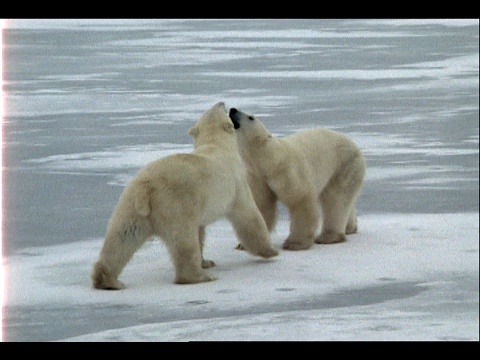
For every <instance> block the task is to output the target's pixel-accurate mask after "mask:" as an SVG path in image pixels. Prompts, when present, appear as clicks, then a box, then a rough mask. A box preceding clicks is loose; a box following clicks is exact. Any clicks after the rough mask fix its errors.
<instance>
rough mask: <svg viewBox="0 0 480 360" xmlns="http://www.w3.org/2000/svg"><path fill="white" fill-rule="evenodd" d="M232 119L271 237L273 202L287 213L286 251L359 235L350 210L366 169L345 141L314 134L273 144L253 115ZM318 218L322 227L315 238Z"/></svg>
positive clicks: (274, 139) (232, 115)
mask: <svg viewBox="0 0 480 360" xmlns="http://www.w3.org/2000/svg"><path fill="white" fill-rule="evenodd" d="M230 118H231V119H232V121H233V122H234V124H235V125H236V127H237V126H239V128H238V129H237V130H236V132H237V140H238V144H239V150H240V154H241V156H242V159H243V160H244V162H245V164H246V167H247V172H248V182H249V185H250V188H251V189H252V193H253V195H254V198H255V202H256V204H257V206H258V208H259V209H260V211H261V212H262V215H263V217H264V219H265V221H266V223H267V226H268V229H269V230H270V231H271V230H272V229H273V228H274V226H275V219H276V203H277V200H280V201H281V202H282V203H284V204H285V205H286V206H287V208H288V211H289V215H290V234H289V236H288V238H287V239H286V240H285V242H284V244H283V248H284V249H288V250H301V249H308V248H309V247H311V246H312V245H313V243H314V242H315V243H320V244H330V243H337V242H342V241H345V240H346V237H345V234H350V233H354V232H356V231H357V216H356V213H355V207H354V205H355V201H356V199H357V196H358V194H359V191H360V188H361V186H362V183H363V179H364V176H365V168H366V164H365V159H364V157H363V155H362V154H361V152H360V150H359V149H358V148H357V146H356V145H355V144H354V143H353V142H352V141H351V140H350V139H349V138H348V137H346V136H345V135H343V134H340V133H338V132H334V131H331V130H327V129H320V128H317V129H308V130H304V131H302V132H299V133H297V134H294V135H290V136H287V137H283V138H277V137H274V136H272V135H271V134H270V133H269V131H268V130H267V129H266V128H265V126H264V125H263V123H262V122H261V121H260V120H259V119H257V118H255V117H254V116H252V115H249V114H246V113H243V112H241V111H238V110H236V109H231V110H230ZM321 215H322V218H323V227H322V231H321V233H320V235H319V236H316V235H317V228H318V224H319V219H320V217H321Z"/></svg>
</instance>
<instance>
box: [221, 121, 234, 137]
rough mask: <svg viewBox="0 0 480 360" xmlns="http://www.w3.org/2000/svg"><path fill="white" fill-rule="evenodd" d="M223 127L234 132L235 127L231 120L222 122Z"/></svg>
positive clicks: (231, 132) (229, 131)
mask: <svg viewBox="0 0 480 360" xmlns="http://www.w3.org/2000/svg"><path fill="white" fill-rule="evenodd" d="M223 129H224V130H225V131H226V132H228V133H230V134H233V133H234V132H235V129H234V127H233V123H232V122H231V121H229V122H226V123H224V124H223Z"/></svg>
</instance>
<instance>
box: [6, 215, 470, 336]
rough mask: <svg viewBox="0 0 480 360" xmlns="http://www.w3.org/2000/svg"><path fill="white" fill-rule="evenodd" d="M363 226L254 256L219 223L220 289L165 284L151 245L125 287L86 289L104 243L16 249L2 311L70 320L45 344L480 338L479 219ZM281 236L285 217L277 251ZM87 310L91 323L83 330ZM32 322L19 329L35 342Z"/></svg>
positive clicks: (168, 272) (370, 220)
mask: <svg viewBox="0 0 480 360" xmlns="http://www.w3.org/2000/svg"><path fill="white" fill-rule="evenodd" d="M359 224H360V232H359V233H358V234H355V235H351V236H348V241H347V242H345V243H342V244H337V245H315V246H314V247H313V248H312V249H310V250H308V251H300V252H289V251H281V253H280V255H279V256H278V257H277V258H275V259H272V260H261V259H258V258H255V257H252V256H250V255H249V254H247V253H246V252H243V251H239V250H234V246H235V243H236V240H235V237H234V235H233V231H232V229H231V226H230V224H229V223H228V222H226V221H224V220H222V221H219V222H217V223H215V224H213V225H211V226H210V227H209V228H207V241H206V248H205V256H206V258H208V259H211V260H214V261H215V262H216V263H217V266H216V267H214V268H212V269H210V271H211V272H212V273H214V274H215V275H217V276H218V277H219V279H218V280H217V281H214V282H210V283H203V284H196V285H185V286H180V285H175V284H173V278H174V271H173V266H172V265H171V262H170V259H169V257H168V253H167V250H166V248H165V247H164V246H163V244H162V243H161V242H160V241H157V240H155V241H150V242H147V243H146V244H145V246H144V247H143V248H141V249H140V250H139V251H138V252H137V253H136V254H135V256H134V258H133V259H132V260H131V262H130V263H129V264H128V265H127V267H126V268H125V270H124V272H123V273H122V274H121V276H120V279H121V280H122V281H124V282H125V283H126V284H127V286H128V288H127V289H125V290H122V291H101V290H94V289H92V288H91V285H90V279H89V273H90V271H91V266H92V262H93V260H94V259H95V258H96V256H97V255H98V252H99V249H100V247H101V244H102V239H90V240H88V241H83V242H80V243H75V244H68V245H60V246H52V247H48V248H30V249H24V250H23V251H21V252H19V253H18V254H17V255H15V256H12V257H9V258H8V259H7V260H6V262H5V268H6V272H7V275H8V281H7V303H8V304H9V305H10V306H12V307H25V309H26V313H27V314H28V313H32V314H34V311H33V309H39V310H38V311H40V309H43V310H42V311H45V312H46V313H47V314H50V315H49V316H52V317H54V318H59V319H60V318H62V317H65V318H69V317H72V318H73V321H72V324H71V325H70V328H66V327H65V325H62V324H61V323H59V324H56V325H55V330H53V329H52V330H50V332H52V333H53V334H52V335H50V337H49V338H50V339H56V340H66V341H195V340H477V341H478V339H479V334H478V324H479V312H478V281H479V273H478V271H479V268H478V264H479V257H478V250H479V249H478V248H479V243H478V231H479V219H478V214H442V215H431V214H410V215H409V214H405V215H391V214H387V215H369V216H362V217H360V219H359ZM287 234H288V223H287V222H286V221H282V222H280V223H279V224H278V227H277V231H276V232H275V233H274V235H273V242H274V244H275V246H277V247H280V246H281V243H282V241H283V240H284V238H285V237H286V235H287ZM26 284H28V286H26ZM66 304H68V306H66ZM115 309H117V310H115ZM116 312H120V313H122V314H123V315H122V317H124V321H123V323H122V326H121V328H116V327H117V326H113V325H114V324H115V320H114V316H115V315H114V314H115V313H116ZM87 314H90V315H92V314H96V315H95V316H96V317H98V319H99V321H95V322H93V323H92V322H85V321H84V320H85V316H86V315H87ZM36 316H38V315H36ZM39 318H40V321H39V322H38V323H30V324H29V327H30V328H29V330H24V331H27V332H29V333H30V334H32V335H31V336H32V337H38V338H40V339H41V330H42V327H43V326H45V325H44V324H43V322H42V320H41V319H42V317H41V316H40V317H39ZM100 319H101V320H100ZM12 320H14V319H12ZM37 321H38V320H37ZM44 321H46V319H44ZM113 327H115V329H111V328H113ZM110 329H111V330H110ZM6 330H7V334H8V333H9V331H11V332H15V331H16V330H15V327H14V325H11V327H7V329H6ZM75 335H76V336H75ZM10 336H11V335H10Z"/></svg>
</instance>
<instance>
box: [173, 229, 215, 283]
mask: <svg viewBox="0 0 480 360" xmlns="http://www.w3.org/2000/svg"><path fill="white" fill-rule="evenodd" d="M182 225H183V228H179V229H176V230H174V231H172V232H170V234H168V235H167V234H165V236H164V240H165V243H166V245H167V248H168V251H169V252H170V256H171V258H172V261H173V265H174V266H175V283H176V284H195V283H201V282H207V281H213V280H216V279H217V278H216V277H215V276H213V275H211V274H209V273H208V272H207V271H205V270H203V269H202V265H208V264H207V263H205V264H204V263H203V259H202V250H201V245H200V239H199V235H200V233H201V231H202V230H199V228H198V227H195V226H191V225H186V224H182Z"/></svg>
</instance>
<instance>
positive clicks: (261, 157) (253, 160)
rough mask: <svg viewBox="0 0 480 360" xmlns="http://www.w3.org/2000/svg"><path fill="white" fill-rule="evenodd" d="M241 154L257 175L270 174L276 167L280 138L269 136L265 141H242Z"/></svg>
mask: <svg viewBox="0 0 480 360" xmlns="http://www.w3.org/2000/svg"><path fill="white" fill-rule="evenodd" d="M239 149H240V156H241V157H242V160H243V162H244V163H245V165H247V167H248V168H249V169H250V171H252V172H253V173H254V174H256V175H257V176H261V177H263V176H268V175H269V174H268V172H269V170H270V169H272V168H275V165H276V164H274V163H275V162H276V161H277V156H276V154H277V152H278V151H279V139H278V138H276V137H272V136H271V137H268V138H267V139H265V141H263V142H257V143H255V142H249V143H240V146H239Z"/></svg>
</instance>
